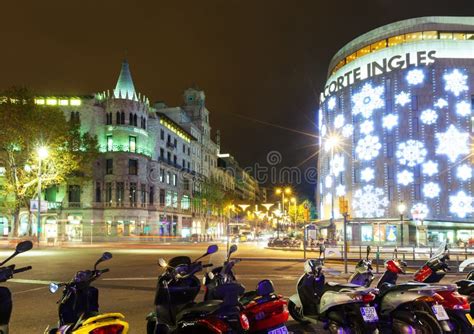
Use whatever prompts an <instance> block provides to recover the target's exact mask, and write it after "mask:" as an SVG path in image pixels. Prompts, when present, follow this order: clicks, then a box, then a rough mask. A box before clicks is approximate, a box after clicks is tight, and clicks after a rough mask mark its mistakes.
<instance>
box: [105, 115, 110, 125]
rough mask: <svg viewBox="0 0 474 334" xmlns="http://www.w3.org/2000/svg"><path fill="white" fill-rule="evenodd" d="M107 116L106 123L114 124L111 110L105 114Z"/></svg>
mask: <svg viewBox="0 0 474 334" xmlns="http://www.w3.org/2000/svg"><path fill="white" fill-rule="evenodd" d="M105 117H106V118H105V124H107V125H110V124H112V113H109V112H108V113H107V114H106V115H105Z"/></svg>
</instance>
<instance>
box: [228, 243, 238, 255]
mask: <svg viewBox="0 0 474 334" xmlns="http://www.w3.org/2000/svg"><path fill="white" fill-rule="evenodd" d="M236 251H237V245H235V244H234V245H232V246H230V249H229V256H230V254H232V253H235V252H236Z"/></svg>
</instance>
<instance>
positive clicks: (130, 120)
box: [128, 113, 133, 125]
mask: <svg viewBox="0 0 474 334" xmlns="http://www.w3.org/2000/svg"><path fill="white" fill-rule="evenodd" d="M128 124H130V125H133V114H132V113H130V115H129V117H128Z"/></svg>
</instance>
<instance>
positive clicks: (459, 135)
mask: <svg viewBox="0 0 474 334" xmlns="http://www.w3.org/2000/svg"><path fill="white" fill-rule="evenodd" d="M408 21H410V20H408ZM408 21H407V22H408ZM398 26H400V23H398ZM389 27H390V25H389V26H387V31H390V29H389ZM449 28H451V29H453V26H452V25H451V26H450V27H449ZM410 29H412V30H413V31H420V30H422V27H417V26H416V25H411V26H410ZM462 29H463V34H464V35H463V36H467V35H468V34H469V33H468V32H466V31H465V29H466V25H465V24H464V25H463V26H462ZM436 30H437V31H446V28H445V27H443V26H440V27H439V28H438V29H436ZM454 30H456V29H455V27H454ZM472 32H474V18H473V20H472ZM404 33H405V35H409V34H410V31H405V32H404ZM451 34H453V33H451ZM400 35H401V34H400V32H399V31H394V34H393V36H381V37H380V39H381V40H385V41H389V40H390V38H392V37H396V36H400ZM437 36H438V38H430V39H423V38H420V39H412V40H411V41H409V42H407V41H406V40H405V42H404V43H399V44H395V43H394V44H385V46H384V47H383V48H379V49H376V50H372V51H371V52H367V53H366V54H364V55H361V56H359V57H357V58H356V59H354V60H352V61H351V62H349V63H347V64H346V63H345V64H342V65H341V66H340V67H339V68H338V69H337V70H336V71H335V72H333V73H332V74H331V75H330V77H329V78H328V80H327V83H326V85H325V89H324V91H323V92H322V94H321V104H320V110H319V133H320V156H319V170H320V182H319V186H318V200H319V205H320V218H321V219H323V220H329V219H331V218H335V219H338V218H340V217H341V216H340V214H339V208H338V206H339V201H338V197H340V196H344V197H345V198H346V199H347V200H348V201H349V213H350V215H351V217H352V218H353V220H359V221H360V220H364V219H366V220H367V221H370V219H372V218H377V219H386V220H387V221H388V220H390V219H392V220H398V219H399V216H400V213H399V211H398V205H399V204H400V202H403V203H404V204H405V206H406V211H405V212H404V214H405V217H408V218H410V219H413V220H418V221H426V222H428V221H433V222H435V221H436V222H438V223H441V222H452V223H456V222H458V223H463V222H470V221H471V222H472V221H473V220H474V219H473V216H474V203H473V199H474V197H473V196H474V187H473V185H474V184H473V178H472V177H473V174H474V173H473V172H474V171H473V161H474V160H473V159H472V158H471V157H472V149H473V116H472V115H473V113H472V110H473V108H474V106H473V103H474V40H470V39H466V38H465V39H448V38H443V39H440V38H439V36H441V35H440V34H439V33H438V34H437ZM443 36H444V35H443ZM387 43H388V42H387ZM354 52H357V50H354ZM344 59H345V58H344ZM427 225H428V226H429V224H427ZM467 225H468V224H466V226H467ZM469 225H470V224H469ZM433 226H435V223H433ZM466 228H467V227H466ZM468 228H469V229H470V228H472V227H471V226H469V227H468ZM390 229H391V228H390V227H389V226H388V225H387V227H386V230H385V231H383V234H384V235H385V238H389V235H391V238H392V239H396V235H397V232H396V230H395V227H394V229H393V230H390ZM389 230H390V233H388V231H389ZM371 231H372V232H370V233H372V234H374V233H375V232H374V230H373V229H372V230H371ZM349 233H350V235H354V234H357V235H358V236H359V237H360V238H361V239H362V240H364V232H363V231H361V230H358V231H357V233H356V232H355V231H349ZM367 233H368V232H367ZM379 233H380V232H379ZM450 237H451V238H452V239H453V238H454V239H457V236H456V234H455V233H454V234H452V235H450ZM469 237H471V236H469ZM357 238H358V237H356V236H354V239H357ZM379 239H380V240H379V241H383V240H382V239H383V238H379ZM371 240H372V239H371ZM386 240H388V239H386ZM389 241H394V240H389ZM451 241H453V240H451Z"/></svg>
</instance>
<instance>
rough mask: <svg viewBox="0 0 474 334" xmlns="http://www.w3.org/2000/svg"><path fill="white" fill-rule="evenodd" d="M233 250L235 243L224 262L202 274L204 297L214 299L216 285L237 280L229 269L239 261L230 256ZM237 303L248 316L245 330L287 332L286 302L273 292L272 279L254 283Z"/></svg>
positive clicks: (287, 314)
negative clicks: (254, 288)
mask: <svg viewBox="0 0 474 334" xmlns="http://www.w3.org/2000/svg"><path fill="white" fill-rule="evenodd" d="M236 251H237V246H236V245H232V246H231V247H230V249H229V253H228V254H227V259H226V261H225V262H224V265H223V266H220V267H217V268H214V269H213V270H212V271H211V272H209V273H207V274H206V275H205V277H204V285H205V287H206V290H205V295H204V300H212V299H218V298H217V297H218V296H217V294H216V289H217V288H218V287H220V286H222V285H225V284H229V283H231V284H232V283H237V279H236V278H235V274H234V272H233V271H232V268H233V267H234V266H235V264H237V263H238V262H240V261H239V260H231V259H230V257H231V255H232V254H233V253H235V252H236ZM239 302H240V303H241V305H242V307H243V312H244V313H245V315H246V316H247V318H248V319H249V323H250V329H249V333H268V334H286V333H288V329H287V328H286V326H285V323H286V322H287V321H288V316H289V313H288V303H287V301H286V300H285V299H283V296H281V295H277V294H275V289H274V286H273V283H272V281H270V280H267V279H265V280H262V281H260V282H258V284H257V288H256V290H255V291H248V292H246V293H244V294H243V295H242V296H241V297H240V299H239Z"/></svg>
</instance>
